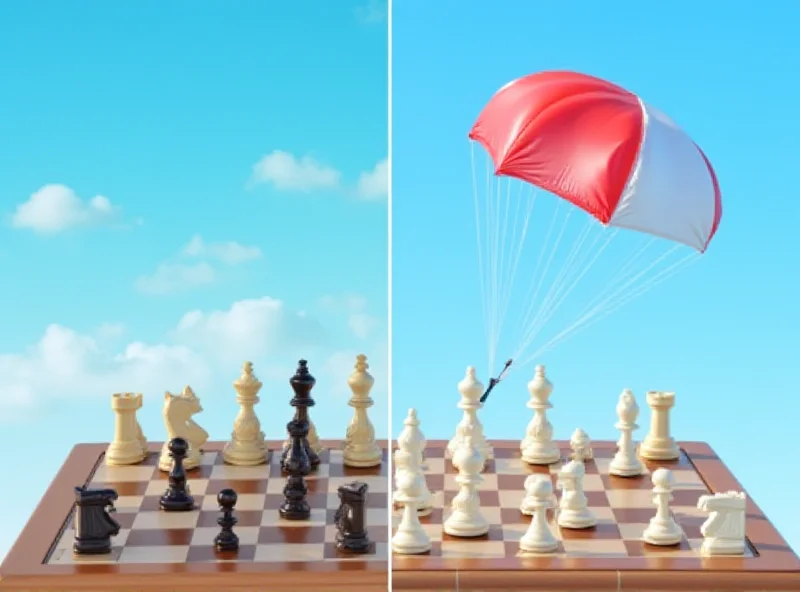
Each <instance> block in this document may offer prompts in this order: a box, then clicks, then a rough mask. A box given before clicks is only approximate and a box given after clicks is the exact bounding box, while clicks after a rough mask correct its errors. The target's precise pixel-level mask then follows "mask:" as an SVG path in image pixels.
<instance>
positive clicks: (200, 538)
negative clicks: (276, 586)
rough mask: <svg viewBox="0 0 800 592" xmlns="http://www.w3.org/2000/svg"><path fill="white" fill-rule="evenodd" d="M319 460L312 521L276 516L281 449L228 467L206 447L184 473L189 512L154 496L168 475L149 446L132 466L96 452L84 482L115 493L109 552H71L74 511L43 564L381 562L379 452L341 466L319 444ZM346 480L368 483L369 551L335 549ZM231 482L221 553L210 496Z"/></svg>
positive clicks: (382, 471) (383, 484) (311, 482)
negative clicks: (231, 515)
mask: <svg viewBox="0 0 800 592" xmlns="http://www.w3.org/2000/svg"><path fill="white" fill-rule="evenodd" d="M320 460H321V462H320V465H319V467H318V468H317V469H316V470H315V471H314V472H312V474H311V475H309V476H308V477H306V483H307V485H308V498H307V499H308V502H309V504H310V505H311V508H312V509H311V519H310V520H305V521H290V520H283V519H282V518H281V517H280V515H279V514H278V507H279V505H280V503H281V501H282V500H283V494H282V491H283V487H284V485H285V482H286V477H285V475H282V474H281V470H280V466H279V461H280V451H279V450H277V451H276V450H272V452H271V458H270V463H269V464H264V465H260V466H254V467H239V466H232V465H227V464H225V463H224V462H223V460H222V454H221V453H220V452H216V451H214V452H205V453H204V454H203V459H202V464H201V466H199V467H198V468H196V469H192V470H190V471H187V475H188V483H189V488H190V490H191V494H192V495H193V496H194V498H195V504H196V506H197V509H196V510H194V511H191V512H164V511H162V510H160V509H159V498H160V497H161V495H162V494H163V493H164V491H165V490H166V487H167V478H168V473H166V472H162V471H160V470H159V469H158V467H157V462H158V453H154V452H151V453H150V455H149V456H148V458H147V459H146V460H145V461H143V462H142V463H140V464H138V465H132V466H121V467H110V466H107V465H106V464H105V463H104V462H103V458H102V457H101V459H100V462H99V463H98V465H97V467H96V469H95V471H94V473H93V474H92V475H91V477H90V478H89V480H88V486H89V487H91V488H112V489H114V490H116V491H117V493H118V494H119V499H118V500H117V501H116V502H115V507H116V512H115V513H113V514H112V516H113V518H114V519H115V520H116V521H117V522H119V524H120V526H121V530H120V533H119V535H118V536H116V537H114V538H113V539H112V544H113V549H112V552H111V554H110V555H100V556H76V555H74V554H73V552H72V543H73V538H74V531H73V526H72V520H73V515H70V518H69V520H68V521H67V524H66V525H65V528H64V530H63V532H62V533H61V535H60V537H59V538H58V540H57V542H56V543H55V545H54V548H53V549H52V551H51V552H50V554H49V556H48V557H47V560H46V562H45V563H47V564H50V565H65V564H66V565H80V564H97V563H100V564H109V563H113V564H153V563H161V564H164V563H173V564H179V563H180V564H183V563H186V564H193V563H203V562H251V563H252V562H262V563H272V564H277V563H290V564H295V565H296V566H297V567H298V568H302V564H303V563H304V562H305V563H310V562H348V561H362V562H363V561H368V562H372V561H386V560H387V544H386V540H387V530H388V518H387V510H386V508H387V502H388V499H387V487H388V479H387V470H386V454H385V451H384V462H383V463H382V465H381V466H380V467H374V468H368V469H353V468H349V467H345V466H344V464H343V462H342V452H341V450H336V449H326V450H324V451H323V452H322V453H321V454H320ZM351 481H362V482H365V483H367V484H368V485H369V491H368V500H367V511H366V512H367V516H366V519H367V525H368V527H367V528H368V532H369V536H370V538H371V540H372V541H373V542H374V546H373V549H372V552H371V553H369V554H365V555H353V554H344V553H341V552H339V551H337V549H336V547H335V535H336V527H335V526H334V513H335V511H336V509H337V508H338V506H339V496H338V493H337V489H338V487H339V486H340V485H343V484H345V483H348V482H351ZM225 488H232V489H233V490H235V491H236V492H237V494H238V502H237V504H236V509H235V516H236V517H237V518H238V523H237V525H236V526H235V527H234V532H236V534H237V535H238V536H239V542H240V547H239V549H238V551H234V552H227V553H220V552H218V551H216V549H215V548H214V545H213V539H214V537H215V536H216V535H217V533H218V532H219V531H220V527H219V526H218V525H217V518H218V517H219V516H220V512H219V507H218V505H217V501H216V495H217V493H218V492H219V491H220V490H221V489H225Z"/></svg>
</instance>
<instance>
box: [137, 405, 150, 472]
mask: <svg viewBox="0 0 800 592" xmlns="http://www.w3.org/2000/svg"><path fill="white" fill-rule="evenodd" d="M136 397H137V399H138V400H139V404H138V405H137V406H136V413H138V412H139V409H141V408H142V405H143V401H142V395H141V393H139V394H138V395H136ZM134 417H136V415H135V414H134ZM136 438H137V440H139V444H140V446H141V447H142V460H144V459H145V458H147V455H148V454H149V452H150V451H149V450H148V449H147V438H145V435H144V432H143V431H142V425H141V424H140V423H139V419H138V417H137V419H136Z"/></svg>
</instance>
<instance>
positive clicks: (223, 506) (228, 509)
mask: <svg viewBox="0 0 800 592" xmlns="http://www.w3.org/2000/svg"><path fill="white" fill-rule="evenodd" d="M238 498H239V496H237V495H236V492H235V491H234V490H233V489H223V490H222V491H220V492H219V493H218V494H217V503H218V504H219V509H220V510H221V511H222V516H220V517H219V518H217V524H219V525H220V526H221V527H222V530H220V532H219V534H218V535H217V536H215V537H214V546H215V547H216V548H217V551H236V550H237V549H238V548H239V537H238V536H236V533H235V532H233V527H234V526H236V523H237V522H239V520H238V519H237V518H236V517H235V516H234V515H233V509H234V507H235V506H236V500H237V499H238Z"/></svg>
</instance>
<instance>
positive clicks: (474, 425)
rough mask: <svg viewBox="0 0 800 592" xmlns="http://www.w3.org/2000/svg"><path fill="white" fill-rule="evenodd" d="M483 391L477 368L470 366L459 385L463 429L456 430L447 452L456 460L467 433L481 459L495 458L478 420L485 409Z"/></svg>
mask: <svg viewBox="0 0 800 592" xmlns="http://www.w3.org/2000/svg"><path fill="white" fill-rule="evenodd" d="M483 390H484V389H483V384H481V382H480V381H479V380H478V378H477V376H476V373H475V368H474V367H472V366H469V367H468V368H467V373H466V375H465V376H464V378H463V379H462V380H461V382H459V383H458V391H459V392H460V393H461V401H459V403H458V405H457V407H458V408H459V409H461V410H462V411H463V412H464V414H463V416H462V418H461V423H460V424H459V426H460V427H461V429H459V428H458V427H457V428H456V435H455V437H454V438H453V439H452V440H450V442H448V444H447V451H448V452H449V453H450V455H451V457H452V458H453V459H455V456H456V454H455V453H456V450H458V448H459V447H460V446H462V445H463V443H464V439H465V434H466V433H467V432H469V434H470V436H471V437H472V442H473V445H474V446H475V447H477V448H478V451H479V452H480V455H481V458H483V459H484V461H486V460H487V459H490V458H494V451H493V450H492V447H491V446H490V445H489V443H488V442H487V441H486V438H485V437H484V435H483V424H482V423H481V420H480V419H478V410H479V409H480V408H481V407H483V403H481V402H480V398H481V395H482V394H483ZM454 463H455V461H454ZM454 466H455V464H454ZM482 469H483V466H482V465H481V470H482Z"/></svg>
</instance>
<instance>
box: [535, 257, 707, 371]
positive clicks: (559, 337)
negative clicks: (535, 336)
mask: <svg viewBox="0 0 800 592" xmlns="http://www.w3.org/2000/svg"><path fill="white" fill-rule="evenodd" d="M680 248H682V246H681V245H674V246H673V247H672V248H671V249H669V250H668V251H667V252H665V253H664V254H663V255H661V256H660V257H659V258H658V259H656V260H655V261H653V262H652V263H651V264H650V265H648V266H647V267H645V268H644V269H643V270H641V271H640V272H639V273H637V274H636V275H635V276H634V277H632V278H630V279H629V280H628V281H627V282H625V283H624V284H623V285H622V286H620V287H619V288H617V290H615V291H614V293H613V294H611V295H609V296H608V297H607V298H605V299H604V300H603V302H601V303H600V304H598V305H596V306H595V307H594V308H592V309H591V310H589V311H588V312H587V313H585V314H584V315H582V316H581V317H580V318H578V319H577V320H576V321H574V322H573V323H572V324H570V325H569V326H568V327H566V328H565V329H564V330H562V331H560V332H559V333H557V334H556V335H555V336H553V337H552V338H551V339H550V340H549V341H548V342H547V343H545V344H544V345H542V346H541V347H540V348H539V349H538V350H536V351H535V352H534V353H533V354H531V355H530V356H529V357H528V358H526V360H525V362H529V361H531V360H533V359H535V358H537V357H539V356H541V355H542V354H543V353H545V352H546V351H549V350H551V349H553V347H555V346H556V345H558V344H560V343H563V342H564V341H565V340H566V339H567V338H569V337H572V336H574V335H575V333H577V332H578V331H580V330H582V329H586V328H587V327H590V326H591V325H594V324H595V323H596V322H599V321H600V320H602V319H604V318H606V317H607V316H609V315H610V314H612V313H613V312H615V311H616V310H618V309H619V308H621V307H622V306H624V305H626V304H628V303H630V302H632V301H633V300H634V299H635V298H637V297H639V296H641V295H642V294H644V293H645V292H647V291H648V290H650V289H651V288H653V287H655V286H656V285H658V284H659V283H661V282H662V281H664V280H666V279H667V278H669V277H671V276H672V275H674V274H675V273H677V271H679V270H680V269H681V268H682V267H684V266H685V265H686V263H688V262H689V261H690V260H691V259H692V258H693V257H696V253H690V254H689V255H687V256H686V257H684V258H682V259H680V260H678V261H677V262H675V263H673V264H672V265H669V266H668V267H667V268H665V269H663V270H661V271H659V272H658V273H656V274H655V275H654V276H653V277H651V278H650V279H648V280H646V281H645V282H643V283H642V284H640V285H639V286H637V287H636V288H635V289H633V290H631V291H630V292H628V293H627V294H624V295H622V293H623V292H624V291H625V290H626V289H627V288H628V287H629V286H631V285H632V284H633V283H634V282H636V281H637V280H638V279H639V278H641V277H642V276H643V275H645V274H647V273H648V272H649V271H650V270H651V269H653V268H654V267H656V266H657V265H658V264H659V263H661V261H663V260H664V259H666V258H667V257H669V256H670V255H671V254H672V253H674V252H675V251H676V250H678V249H680ZM620 295H622V296H621V297H619V298H618V296H620Z"/></svg>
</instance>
